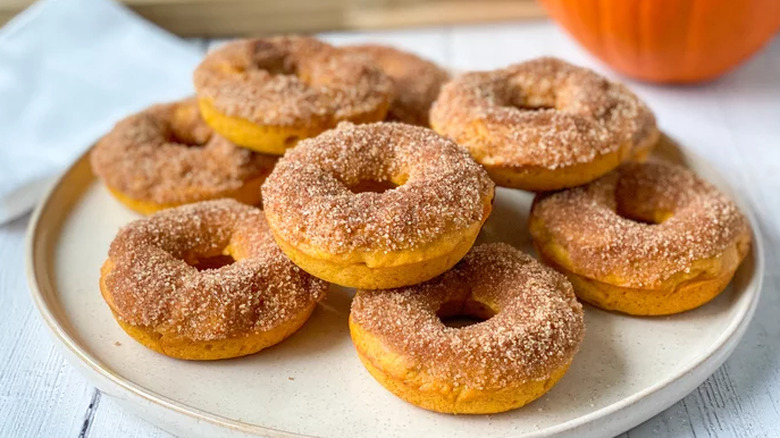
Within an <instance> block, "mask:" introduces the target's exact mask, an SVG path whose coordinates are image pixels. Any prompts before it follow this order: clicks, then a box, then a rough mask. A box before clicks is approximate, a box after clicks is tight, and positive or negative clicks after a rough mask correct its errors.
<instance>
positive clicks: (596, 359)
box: [28, 156, 764, 437]
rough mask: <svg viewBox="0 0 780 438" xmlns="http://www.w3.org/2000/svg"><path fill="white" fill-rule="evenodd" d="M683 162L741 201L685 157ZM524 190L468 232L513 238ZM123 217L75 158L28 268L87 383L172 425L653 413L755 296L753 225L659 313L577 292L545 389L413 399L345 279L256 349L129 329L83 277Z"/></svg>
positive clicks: (710, 362) (625, 417)
mask: <svg viewBox="0 0 780 438" xmlns="http://www.w3.org/2000/svg"><path fill="white" fill-rule="evenodd" d="M687 161H688V162H689V165H690V166H691V167H692V168H693V169H694V170H696V171H697V172H698V173H699V174H701V175H702V176H703V177H704V178H706V179H708V180H710V181H712V182H714V183H715V184H717V185H718V186H720V187H721V188H722V189H723V190H725V191H726V192H727V193H729V194H730V195H731V196H732V198H734V199H735V200H736V201H737V202H738V203H739V205H740V207H741V208H742V211H743V212H745V213H746V214H747V215H748V216H749V217H750V219H751V222H752V224H753V229H754V232H756V233H757V230H758V228H757V227H756V222H755V220H754V219H753V215H752V213H751V212H750V207H749V205H747V204H746V203H744V202H741V198H740V197H739V196H738V194H736V193H733V192H731V191H730V190H729V188H728V186H727V185H726V184H725V183H724V182H723V180H722V178H720V177H719V176H718V175H716V174H715V173H713V172H712V171H711V170H710V168H709V167H707V166H706V165H704V164H703V163H702V162H701V161H700V160H699V159H696V158H694V157H691V156H687ZM530 201H531V196H530V195H529V194H526V193H523V192H521V191H516V190H507V189H499V190H498V193H497V197H496V201H495V208H494V212H493V215H492V216H491V217H490V219H489V220H488V222H487V224H486V226H485V228H484V230H483V231H482V234H481V237H480V240H482V241H497V240H500V241H505V242H508V243H511V244H513V245H515V246H517V247H520V248H525V249H526V250H528V249H529V248H530V245H529V243H530V242H529V236H528V233H527V231H526V220H527V212H528V209H529V205H530ZM137 217H138V216H136V215H135V214H133V213H131V212H129V211H128V210H126V209H125V208H124V207H122V206H121V205H120V204H118V203H117V202H116V201H115V200H114V199H113V198H111V197H110V196H109V194H108V192H107V191H106V190H105V189H104V188H103V187H102V186H101V185H100V184H99V183H98V182H97V181H96V180H95V178H94V176H93V175H92V173H91V171H90V169H89V165H88V163H87V160H86V158H85V157H82V158H81V159H80V160H79V161H77V162H76V163H75V164H74V165H73V167H72V168H71V169H70V170H68V171H67V172H66V173H65V174H64V175H63V176H62V178H61V179H60V181H59V182H58V183H57V184H56V185H55V186H54V187H53V188H52V190H51V191H50V193H49V195H48V197H47V198H46V200H45V201H44V202H43V203H42V205H41V206H40V207H39V208H38V209H37V211H36V213H35V215H34V218H33V220H32V222H31V225H30V233H29V242H28V243H29V247H28V250H29V251H28V269H29V278H30V284H31V290H32V295H33V298H34V300H35V303H36V305H37V306H38V309H39V310H40V312H41V314H42V316H43V320H44V321H45V323H46V325H47V326H48V327H49V328H50V329H51V331H52V332H53V334H54V336H55V339H56V340H57V342H58V343H59V344H60V346H62V347H63V348H62V349H63V351H64V352H65V353H66V356H67V357H68V358H69V359H70V361H71V362H72V363H73V364H74V365H75V366H76V367H77V368H79V369H80V370H81V371H82V372H83V373H84V375H85V376H87V378H89V379H90V380H91V381H92V382H93V383H94V384H95V385H96V386H97V387H98V388H100V389H101V390H102V391H104V392H105V393H106V394H108V395H110V396H112V397H115V398H116V399H117V400H118V401H119V402H120V403H122V404H124V406H126V407H127V408H128V409H131V410H133V411H135V412H136V413H138V415H140V416H142V417H143V418H146V419H147V420H149V421H150V422H152V423H154V424H156V425H158V426H160V427H162V428H163V429H166V430H168V431H171V432H173V433H174V434H178V435H181V436H209V437H214V436H230V437H235V436H257V435H261V436H300V435H306V436H323V437H324V436H327V437H343V436H358V435H359V436H371V437H377V436H404V437H406V436H426V437H435V436H442V437H473V436H496V437H499V436H513V437H539V436H556V437H572V436H576V437H591V436H593V437H596V436H598V437H604V436H611V435H615V434H617V433H620V432H622V431H624V430H627V429H629V428H630V427H632V426H634V425H636V424H639V423H640V422H642V421H644V420H646V419H648V418H650V417H651V416H653V415H655V414H657V413H658V412H660V411H661V410H663V409H665V408H667V407H668V406H670V405H671V404H672V403H674V402H675V401H677V400H679V399H681V398H682V397H683V396H685V395H686V394H687V393H688V392H690V391H691V390H693V389H694V388H695V387H696V386H698V385H699V384H700V383H701V382H702V381H704V379H706V378H707V376H709V375H710V374H711V373H712V372H714V371H715V369H716V368H717V367H718V366H719V365H720V364H721V363H723V361H724V360H725V359H726V357H727V356H728V355H729V354H730V353H731V351H732V350H733V349H734V347H735V346H736V344H737V342H738V341H739V339H740V337H741V336H742V334H743V333H744V331H745V328H746V326H747V324H748V321H749V320H750V317H751V316H752V314H753V311H754V309H755V305H756V303H757V301H758V296H759V290H760V282H761V278H762V272H763V266H764V259H763V255H762V250H761V239H760V236H758V235H754V242H755V244H754V246H753V250H752V253H751V254H750V255H749V256H748V257H747V259H746V260H745V262H744V264H743V265H742V267H741V268H740V269H739V271H738V272H737V274H736V276H735V278H734V281H733V282H732V284H731V286H730V287H729V288H728V289H727V290H726V291H724V292H723V293H722V294H721V295H720V296H719V297H718V298H716V299H715V300H714V301H713V302H711V303H709V304H707V305H706V306H703V307H702V308H699V309H697V310H694V311H691V312H687V313H684V314H682V315H677V316H672V317H659V318H637V317H628V316H623V315H618V314H614V313H609V312H604V311H601V310H598V309H595V308H593V307H589V306H586V324H587V334H586V336H585V340H584V342H583V344H582V348H581V350H580V352H579V354H578V355H577V356H576V357H575V359H574V363H573V364H572V366H571V368H570V370H569V372H568V373H567V374H566V375H565V376H564V378H563V379H562V380H561V381H560V383H558V385H556V386H555V387H554V388H553V389H552V391H550V392H549V393H548V394H546V395H545V396H543V397H542V398H540V399H539V400H537V401H535V402H533V403H532V404H530V405H528V406H526V407H524V408H521V409H519V410H516V411H513V412H509V413H504V414H497V415H479V416H465V415H461V416H453V415H443V414H436V413H432V412H427V411H424V410H422V409H419V408H416V407H414V406H412V405H409V404H407V403H405V402H403V401H401V400H400V399H397V398H396V397H394V396H393V395H392V394H390V393H389V392H387V391H386V390H384V389H383V388H382V387H381V386H380V385H379V384H378V383H377V382H375V381H374V380H373V379H372V378H371V376H369V374H368V373H367V372H366V371H365V369H363V367H362V365H361V364H360V362H359V361H358V358H357V357H356V355H355V352H354V350H353V347H352V343H351V342H350V338H349V332H348V328H347V316H348V314H349V303H350V298H351V291H349V290H345V289H339V288H333V290H332V291H331V293H330V294H329V297H328V299H327V301H326V302H324V303H323V304H322V305H320V306H319V307H318V308H317V310H316V311H315V313H314V316H313V317H312V318H311V320H309V322H308V323H306V325H305V326H304V327H303V328H302V329H301V330H300V331H299V332H298V333H296V334H295V335H293V336H292V337H291V338H290V339H288V340H286V341H285V342H283V343H281V344H279V345H278V346H275V347H273V348H270V349H268V350H265V351H262V352H260V353H259V354H256V355H253V356H250V357H246V358H240V359H233V360H225V361H219V362H185V361H179V360H175V359H170V358H168V357H165V356H162V355H159V354H157V353H154V352H152V351H151V350H148V349H146V348H144V347H142V346H141V345H139V344H137V343H136V342H135V341H133V340H132V339H131V338H129V337H128V336H127V335H126V334H125V333H124V332H123V331H122V330H121V329H120V328H119V326H118V325H117V324H116V322H115V321H114V319H113V318H112V316H111V313H110V312H109V309H108V307H107V306H106V304H105V303H104V302H103V300H102V298H101V296H100V293H99V290H98V276H99V268H100V265H101V263H102V262H103V261H104V259H105V257H106V253H107V249H108V246H109V243H110V242H111V240H112V239H113V237H114V235H115V233H116V231H117V229H118V228H119V227H120V226H121V225H123V224H125V223H127V222H128V221H130V220H133V219H136V218H137Z"/></svg>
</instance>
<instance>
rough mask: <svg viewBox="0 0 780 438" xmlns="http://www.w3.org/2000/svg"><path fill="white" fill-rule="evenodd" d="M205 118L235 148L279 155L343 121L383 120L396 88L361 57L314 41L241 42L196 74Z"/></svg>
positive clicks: (212, 57) (217, 52)
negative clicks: (238, 146) (300, 141)
mask: <svg viewBox="0 0 780 438" xmlns="http://www.w3.org/2000/svg"><path fill="white" fill-rule="evenodd" d="M194 79H195V89H196V90H197V93H198V102H199V104H200V109H201V112H202V114H203V118H204V119H205V120H206V122H207V123H208V124H209V125H211V126H212V127H213V128H214V130H215V131H217V132H219V133H220V134H222V135H224V136H225V137H227V138H228V139H230V140H231V141H233V142H234V143H236V144H238V145H241V146H244V147H247V148H250V149H254V150H256V151H258V152H263V153H267V154H276V155H282V154H284V151H285V150H286V149H287V148H290V147H293V146H295V144H296V143H297V142H298V140H300V139H303V138H308V137H313V136H316V135H317V134H319V133H320V132H322V131H325V130H327V129H329V128H332V127H334V126H335V125H336V124H337V123H338V122H339V121H343V120H346V121H352V122H355V123H365V122H374V121H379V120H382V119H384V118H385V115H386V114H387V109H388V107H389V106H390V101H391V99H392V93H393V84H392V82H391V81H390V79H389V78H388V77H387V76H385V75H384V74H383V73H382V72H381V71H379V70H378V69H377V68H376V67H374V66H373V65H371V64H370V63H368V62H367V61H366V59H365V58H364V57H361V56H355V55H354V54H349V53H347V52H344V51H341V50H339V49H337V48H335V47H333V46H331V45H329V44H326V43H324V42H321V41H319V40H316V39H314V38H307V37H300V36H284V37H281V36H280V37H273V38H259V39H249V40H238V41H234V42H231V43H228V44H225V45H224V46H222V47H220V48H219V49H217V50H214V51H213V52H211V53H209V54H208V55H206V58H205V59H204V60H203V62H202V63H201V64H200V65H199V66H198V67H197V69H196V70H195V76H194Z"/></svg>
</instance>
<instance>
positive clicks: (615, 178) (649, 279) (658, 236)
mask: <svg viewBox="0 0 780 438" xmlns="http://www.w3.org/2000/svg"><path fill="white" fill-rule="evenodd" d="M530 231H531V236H532V237H533V241H534V245H535V246H536V248H537V252H538V253H539V255H540V256H541V258H542V259H543V260H544V261H545V262H547V263H548V264H550V265H552V266H553V267H555V268H556V269H558V270H559V271H561V272H563V273H565V274H566V275H567V276H568V278H569V280H570V281H571V282H572V284H573V285H574V289H575V291H576V292H577V295H578V296H579V297H580V298H581V299H583V300H585V301H587V302H589V303H591V304H593V305H595V306H597V307H601V308H603V309H607V310H617V311H620V312H625V313H629V314H632V315H666V314H671V313H677V312H682V311H685V310H689V309H693V308H695V307H698V306H701V305H702V304H704V303H706V302H708V301H709V300H711V299H713V298H714V297H715V296H717V294H718V293H720V292H721V291H722V290H723V289H724V288H725V287H726V286H727V285H728V283H729V281H730V280H731V277H732V276H733V275H734V272H735V271H736V270H737V267H738V266H739V264H740V263H741V262H742V259H743V258H744V257H745V255H746V254H747V252H748V250H749V247H750V240H751V237H750V236H751V232H750V226H749V224H748V221H747V219H746V218H745V217H744V216H743V215H742V214H741V213H740V212H739V210H738V209H737V207H736V206H735V205H734V203H733V202H732V201H730V200H729V199H727V198H726V197H725V196H724V195H723V194H721V193H720V192H718V190H717V189H716V188H715V187H713V186H712V185H710V184H708V183H706V182H705V181H702V180H701V179H700V178H698V177H697V176H696V175H694V174H693V173H692V172H690V171H688V170H686V169H684V168H682V167H679V166H676V165H672V164H667V163H662V162H648V163H644V164H638V163H628V164H624V165H623V166H621V167H620V168H618V169H617V170H615V171H613V172H612V173H609V174H607V175H605V176H604V177H602V178H600V179H598V180H596V181H594V182H592V183H590V184H588V185H586V186H583V187H577V188H574V189H570V190H567V191H562V192H557V193H551V194H539V195H537V198H536V199H535V200H534V205H533V208H532V210H531V217H530Z"/></svg>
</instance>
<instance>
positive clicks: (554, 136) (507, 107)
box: [431, 58, 659, 191]
mask: <svg viewBox="0 0 780 438" xmlns="http://www.w3.org/2000/svg"><path fill="white" fill-rule="evenodd" d="M431 126H432V127H433V129H434V130H436V131H437V132H438V133H440V134H442V135H445V136H447V137H450V138H452V139H453V140H454V141H455V142H456V143H458V144H460V145H461V146H464V147H466V148H467V149H468V150H469V152H470V153H471V154H472V156H473V157H474V159H476V160H477V161H478V162H479V163H480V164H482V165H483V166H485V168H486V169H487V171H488V173H490V176H491V177H492V178H493V180H494V181H495V182H496V184H498V185H500V186H505V187H514V188H520V189H525V190H533V191H544V190H558V189H562V188H566V187H574V186H578V185H581V184H584V183H587V182H589V181H592V180H593V179H595V178H597V177H599V176H601V175H604V174H605V173H607V172H609V171H610V170H612V169H614V168H615V167H617V166H618V165H619V164H620V163H621V162H623V161H624V160H626V159H628V158H631V157H634V158H636V159H643V158H645V157H646V156H647V154H649V151H650V149H651V148H652V146H653V145H654V144H655V142H656V141H657V140H658V137H659V131H658V129H657V128H656V125H655V118H654V117H653V114H652V112H650V110H649V109H648V108H647V106H645V104H643V103H642V102H641V101H640V100H639V99H638V98H637V97H636V96H635V95H634V94H633V93H631V92H630V91H629V90H628V89H627V88H626V87H624V86H623V85H620V84H617V83H613V82H610V81H608V80H606V79H605V78H603V77H601V76H599V75H597V74H596V73H594V72H592V71H591V70H587V69H584V68H580V67H576V66H573V65H571V64H567V63H566V62H564V61H561V60H558V59H554V58H540V59H535V60H532V61H527V62H523V63H520V64H515V65H512V66H510V67H507V68H504V69H500V70H494V71H488V72H474V73H467V74H464V75H462V76H459V77H456V78H455V79H453V80H452V81H450V82H449V83H448V84H446V85H445V86H444V87H443V88H442V90H441V93H440V94H439V97H438V99H437V100H436V102H435V103H434V105H433V107H432V108H431Z"/></svg>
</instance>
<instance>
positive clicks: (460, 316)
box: [436, 299, 496, 328]
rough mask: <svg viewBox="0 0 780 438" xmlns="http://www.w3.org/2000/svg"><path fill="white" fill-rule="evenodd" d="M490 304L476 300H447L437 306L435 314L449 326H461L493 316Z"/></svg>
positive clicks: (483, 320)
mask: <svg viewBox="0 0 780 438" xmlns="http://www.w3.org/2000/svg"><path fill="white" fill-rule="evenodd" d="M495 314H496V312H495V310H493V309H492V308H490V306H488V305H486V304H484V303H481V302H479V301H476V300H472V299H468V300H465V301H449V302H446V303H443V304H442V305H441V306H439V310H438V311H436V316H437V317H439V320H440V321H441V323H442V324H444V325H445V326H447V327H450V328H463V327H468V326H471V325H474V324H479V323H481V322H485V321H487V320H489V319H490V318H492V317H493V316H495Z"/></svg>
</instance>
